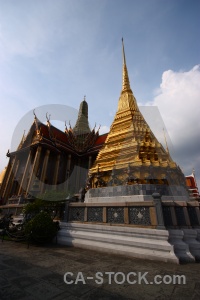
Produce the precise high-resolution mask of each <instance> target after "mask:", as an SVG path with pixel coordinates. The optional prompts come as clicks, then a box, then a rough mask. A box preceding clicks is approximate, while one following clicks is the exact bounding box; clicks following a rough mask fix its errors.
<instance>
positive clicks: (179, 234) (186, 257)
mask: <svg viewBox="0 0 200 300" xmlns="http://www.w3.org/2000/svg"><path fill="white" fill-rule="evenodd" d="M189 230H190V229H189ZM183 238H184V232H183V230H181V229H170V230H169V242H170V244H171V245H173V246H174V252H175V254H176V255H177V257H178V258H179V260H180V262H195V258H194V256H193V255H192V254H191V252H190V249H189V245H188V244H187V243H186V242H185V241H184V240H183Z"/></svg>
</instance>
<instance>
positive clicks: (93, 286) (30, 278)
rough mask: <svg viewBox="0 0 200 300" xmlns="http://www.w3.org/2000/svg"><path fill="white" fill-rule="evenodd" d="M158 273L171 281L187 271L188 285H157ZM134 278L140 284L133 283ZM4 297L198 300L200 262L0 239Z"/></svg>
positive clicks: (0, 279)
mask: <svg viewBox="0 0 200 300" xmlns="http://www.w3.org/2000/svg"><path fill="white" fill-rule="evenodd" d="M66 272H71V273H73V276H72V274H68V275H67V276H66V281H68V282H70V281H72V280H74V283H72V284H66V283H64V279H63V278H64V274H65V273H66ZM78 272H79V273H78ZM96 272H101V273H99V274H97V275H95V274H96ZM105 272H114V274H110V275H109V274H105ZM118 272H121V273H118ZM130 272H135V274H134V273H131V274H129V273H130ZM139 272H140V273H139ZM145 272H148V273H147V274H146V275H145ZM128 274H129V275H128ZM144 275H145V277H140V276H144ZM155 275H161V276H162V277H163V276H165V275H170V276H171V277H169V276H167V277H164V278H165V280H166V282H169V281H170V280H171V278H172V276H173V275H184V276H185V278H186V284H180V285H179V284H172V283H170V284H163V283H161V284H158V285H157V284H155V283H153V280H154V276H155ZM96 276H99V277H96ZM109 276H110V278H109ZM88 277H90V278H88ZM160 278H161V277H159V278H157V279H158V281H160ZM95 280H97V282H95ZM134 280H138V281H141V284H139V282H137V283H135V284H133V282H134ZM75 281H76V284H75ZM84 281H85V284H84ZM115 281H116V282H115ZM117 282H118V284H117ZM147 282H149V284H147ZM151 282H152V283H151ZM100 283H101V284H100ZM110 283H111V284H110ZM119 283H121V284H119ZM131 283H132V284H131ZM0 299H1V300H5V299H6V300H8V299H12V300H15V299H16V300H49V299H53V300H61V299H63V300H64V299H65V300H72V299H75V300H76V299H77V300H78V299H85V300H86V299H91V300H94V299H95V300H97V299H102V300H108V299H116V300H117V299H119V300H123V299H136V300H143V299H148V300H154V299H157V300H165V299H167V300H169V299H174V300H179V299H180V300H184V299H191V300H199V299H200V264H197V263H196V264H195V263H193V264H192V263H190V264H186V265H174V264H169V263H168V264H167V263H162V262H151V261H145V260H139V259H133V258H129V257H123V256H117V255H110V254H105V253H100V252H95V251H91V250H83V249H78V248H71V247H64V246H58V245H48V246H40V247H39V246H33V245H31V246H30V248H29V249H27V246H26V245H25V244H21V243H15V242H11V241H4V242H1V241H0Z"/></svg>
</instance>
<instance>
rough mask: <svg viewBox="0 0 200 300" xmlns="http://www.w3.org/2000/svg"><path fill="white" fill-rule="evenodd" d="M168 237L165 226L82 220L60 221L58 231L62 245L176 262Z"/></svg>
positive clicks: (177, 260) (59, 241)
mask: <svg viewBox="0 0 200 300" xmlns="http://www.w3.org/2000/svg"><path fill="white" fill-rule="evenodd" d="M168 239H169V232H168V231H167V230H156V229H146V228H132V227H123V226H106V225H97V224H96V225H95V224H83V223H62V224H61V230H60V231H59V233H58V243H59V244H62V245H68V246H77V247H82V248H86V249H93V250H100V251H104V252H106V253H114V254H123V255H126V256H130V257H136V258H143V259H148V260H158V261H164V262H173V263H176V264H178V263H179V259H178V258H177V256H176V255H175V253H174V247H173V246H172V245H171V244H170V243H169V242H168Z"/></svg>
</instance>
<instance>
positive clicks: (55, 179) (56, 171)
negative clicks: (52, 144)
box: [53, 154, 60, 189]
mask: <svg viewBox="0 0 200 300" xmlns="http://www.w3.org/2000/svg"><path fill="white" fill-rule="evenodd" d="M59 165H60V154H58V155H57V156H56V164H55V170H54V176H53V185H54V188H55V189H56V185H57V181H58V171H59Z"/></svg>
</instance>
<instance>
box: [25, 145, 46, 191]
mask: <svg viewBox="0 0 200 300" xmlns="http://www.w3.org/2000/svg"><path fill="white" fill-rule="evenodd" d="M41 150H42V147H41V146H38V148H37V151H36V154H35V158H34V162H33V166H32V170H31V173H30V179H29V182H28V185H27V190H26V194H28V193H29V191H30V189H31V187H32V184H33V181H34V180H35V178H36V174H37V171H38V167H39V162H40V155H41Z"/></svg>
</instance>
